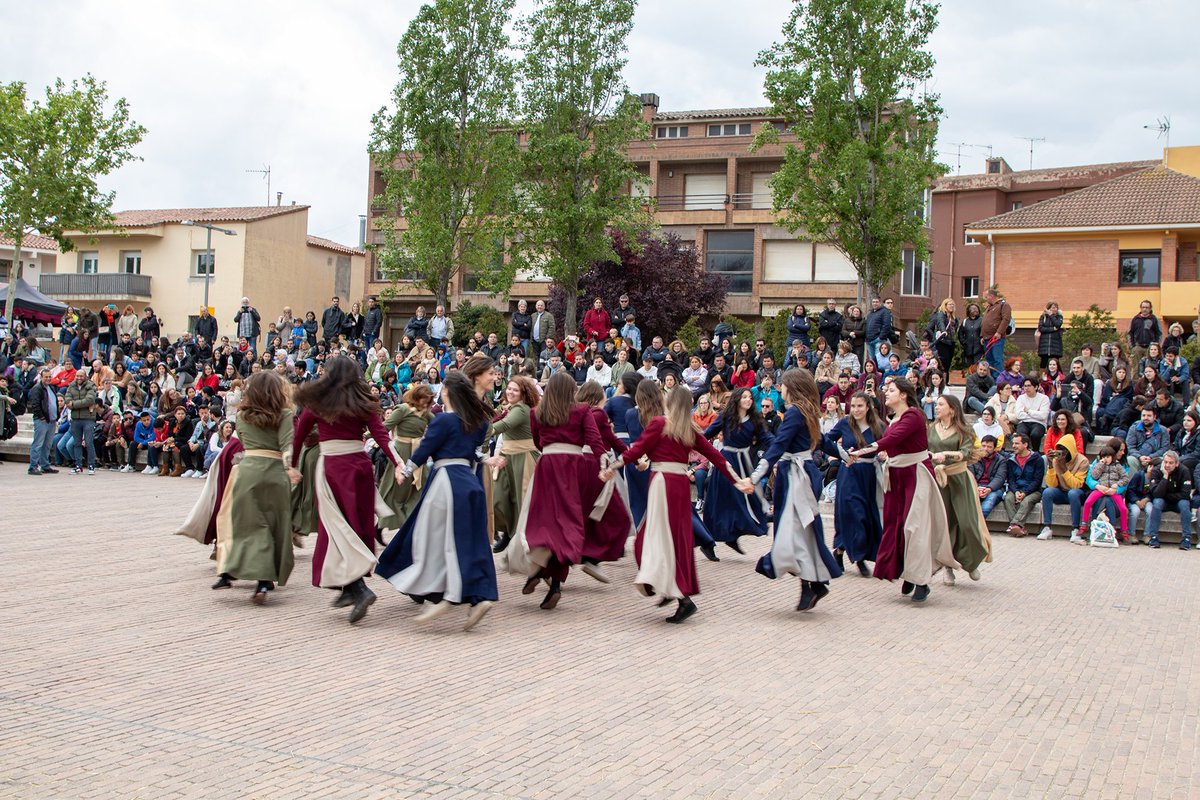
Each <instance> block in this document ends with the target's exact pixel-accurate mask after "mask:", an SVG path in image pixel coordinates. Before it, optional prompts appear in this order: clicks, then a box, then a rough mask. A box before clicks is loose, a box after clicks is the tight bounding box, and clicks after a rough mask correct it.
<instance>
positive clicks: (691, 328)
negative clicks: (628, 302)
mask: <svg viewBox="0 0 1200 800" xmlns="http://www.w3.org/2000/svg"><path fill="white" fill-rule="evenodd" d="M636 307H637V306H634V308H636ZM703 335H704V332H703V331H702V330H700V324H699V322H698V321H697V320H696V315H695V314H693V315H692V316H690V317H688V318H687V320H686V321H685V322H684V323H683V325H681V326H680V327H679V330H677V331H675V336H674V337H672V338H673V339H678V340H679V341H681V342H683V344H684V346H685V347H686V348H687V349H688V350H695V349H696V348H697V347H699V346H700V337H701V336H703ZM664 338H665V337H664Z"/></svg>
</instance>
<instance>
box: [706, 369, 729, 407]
mask: <svg viewBox="0 0 1200 800" xmlns="http://www.w3.org/2000/svg"><path fill="white" fill-rule="evenodd" d="M708 387H709V388H708V400H709V402H710V403H712V408H713V411H716V412H717V413H718V414H720V413H721V412H722V411H724V410H725V403H726V402H728V400H729V387H728V386H726V385H725V381H723V380H721V377H720V376H719V375H718V376H716V377H714V378H713V379H712V380H710V381H709V382H708Z"/></svg>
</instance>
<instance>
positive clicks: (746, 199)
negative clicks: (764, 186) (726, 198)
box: [730, 192, 773, 211]
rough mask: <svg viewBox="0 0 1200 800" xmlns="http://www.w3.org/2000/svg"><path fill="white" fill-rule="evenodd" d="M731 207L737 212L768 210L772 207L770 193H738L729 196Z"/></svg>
mask: <svg viewBox="0 0 1200 800" xmlns="http://www.w3.org/2000/svg"><path fill="white" fill-rule="evenodd" d="M730 199H731V201H732V202H733V207H734V208H735V209H736V210H738V211H745V210H747V209H759V208H761V209H766V210H768V211H769V210H770V209H771V205H772V202H771V201H772V199H773V198H772V197H771V193H770V192H738V193H737V194H735V195H732V196H731V198H730Z"/></svg>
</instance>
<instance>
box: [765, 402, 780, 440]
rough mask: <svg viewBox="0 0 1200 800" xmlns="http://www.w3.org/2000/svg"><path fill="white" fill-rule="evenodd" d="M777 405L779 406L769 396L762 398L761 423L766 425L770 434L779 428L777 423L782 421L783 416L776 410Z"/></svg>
mask: <svg viewBox="0 0 1200 800" xmlns="http://www.w3.org/2000/svg"><path fill="white" fill-rule="evenodd" d="M778 407H779V406H777V405H775V401H773V400H772V399H771V398H769V397H764V398H763V404H762V416H763V425H765V426H766V428H767V433H769V434H771V435H772V436H774V435H775V432H776V431H778V430H779V423H781V422H783V417H782V416H780V414H779V412H778V411H776V409H777V408H778Z"/></svg>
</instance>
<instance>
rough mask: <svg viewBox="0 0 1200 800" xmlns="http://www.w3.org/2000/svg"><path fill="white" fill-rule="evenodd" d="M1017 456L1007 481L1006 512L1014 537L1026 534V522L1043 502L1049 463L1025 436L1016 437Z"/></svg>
mask: <svg viewBox="0 0 1200 800" xmlns="http://www.w3.org/2000/svg"><path fill="white" fill-rule="evenodd" d="M1012 447H1013V455H1012V458H1011V459H1010V460H1009V462H1008V477H1007V479H1006V482H1005V488H1006V489H1007V492H1006V493H1005V495H1004V510H1005V512H1007V514H1008V532H1009V534H1010V535H1012V536H1016V537H1018V538H1019V537H1022V536H1025V535H1026V531H1025V520H1027V519H1029V515H1030V513H1032V511H1033V509H1034V508H1036V507H1037V504H1038V503H1039V502H1040V501H1041V499H1042V479H1043V478H1044V477H1045V474H1046V462H1045V460H1044V459H1043V458H1042V456H1041V454H1040V453H1038V452H1036V451H1034V450H1031V449H1030V448H1029V437H1028V436H1026V435H1025V434H1023V433H1018V434H1015V435H1014V436H1013V438H1012Z"/></svg>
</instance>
